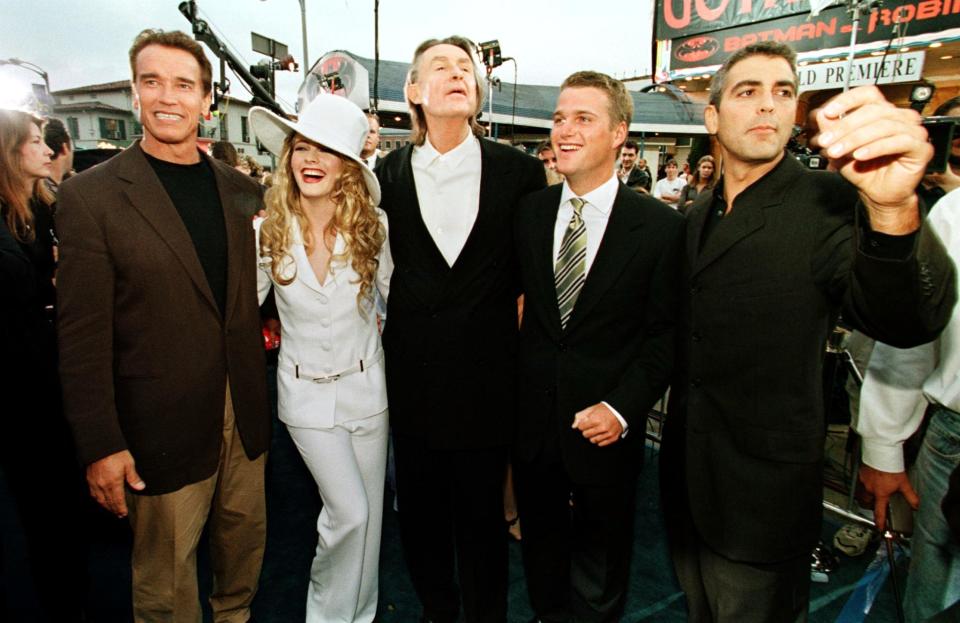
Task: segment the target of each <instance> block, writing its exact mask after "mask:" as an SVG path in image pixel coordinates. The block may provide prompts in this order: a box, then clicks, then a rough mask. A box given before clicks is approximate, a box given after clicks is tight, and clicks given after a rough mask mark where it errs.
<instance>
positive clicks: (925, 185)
mask: <svg viewBox="0 0 960 623" xmlns="http://www.w3.org/2000/svg"><path fill="white" fill-rule="evenodd" d="M933 114H934V116H948V117H960V97H953V98H950V99H948V100H947V101H945V102H943V103H942V104H940V105H939V106H937V109H936V110H935V111H933ZM953 136H954V138H953V143H952V144H951V145H950V155H949V156H947V168H946V170H944V171H943V172H942V173H928V174H927V175H925V176H924V177H923V182H922V183H921V185H920V187H919V188H918V189H917V192H918V194H919V195H920V197H921V198H922V199H923V200H924V202H926V204H927V206H932V205H934V204H935V203H937V201H939V200H940V199H941V198H942V197H943V196H944V195H946V194H947V193H949V192H950V191H952V190H954V189H955V188H960V126H954V131H953Z"/></svg>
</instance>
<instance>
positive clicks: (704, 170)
mask: <svg viewBox="0 0 960 623" xmlns="http://www.w3.org/2000/svg"><path fill="white" fill-rule="evenodd" d="M691 177H692V179H691V180H690V182H689V183H688V184H687V185H686V186H684V187H683V189H682V190H681V191H680V203H679V207H678V209H679V210H680V213H681V214H686V213H687V211H688V210H689V209H690V206H692V205H693V201H694V199H696V198H697V197H698V196H699V195H700V194H701V193H702V192H704V191H705V190H710V189H712V188H713V187H714V185H715V184H716V183H717V178H719V177H720V173H719V171H717V165H716V163H715V162H714V161H713V156H703V157H702V158H700V160H698V161H697V171H696V173H694V174H693V175H692V176H691Z"/></svg>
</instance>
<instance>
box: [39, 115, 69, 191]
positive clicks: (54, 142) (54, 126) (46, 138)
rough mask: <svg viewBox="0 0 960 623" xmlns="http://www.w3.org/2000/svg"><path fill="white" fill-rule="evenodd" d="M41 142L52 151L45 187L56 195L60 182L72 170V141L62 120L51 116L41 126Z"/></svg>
mask: <svg viewBox="0 0 960 623" xmlns="http://www.w3.org/2000/svg"><path fill="white" fill-rule="evenodd" d="M43 142H44V143H46V144H47V147H49V148H50V150H51V151H53V155H52V156H50V161H51V163H52V164H53V166H52V167H50V177H48V178H47V187H48V188H49V189H50V191H51V192H53V194H54V195H56V194H57V190H58V189H59V188H60V183H61V182H63V180H64V179H65V178H66V177H68V176H69V175H71V174H72V172H73V141H72V140H71V139H70V133H69V132H67V128H66V127H65V126H64V125H63V122H62V121H60V120H59V119H56V118H54V117H51V118H50V119H47V123H46V124H45V125H44V126H43Z"/></svg>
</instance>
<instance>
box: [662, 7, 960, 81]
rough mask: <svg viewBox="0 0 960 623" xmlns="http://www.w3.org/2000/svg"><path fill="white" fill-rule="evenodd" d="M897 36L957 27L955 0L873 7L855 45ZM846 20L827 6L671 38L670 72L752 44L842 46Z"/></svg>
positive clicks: (713, 61) (959, 10) (959, 12)
mask: <svg viewBox="0 0 960 623" xmlns="http://www.w3.org/2000/svg"><path fill="white" fill-rule="evenodd" d="M897 22H899V23H900V24H901V26H900V30H901V34H902V31H903V29H906V34H908V35H910V36H913V35H922V34H926V33H936V32H940V31H944V30H948V29H951V28H960V0H907V1H906V2H902V0H901V3H899V4H893V5H885V6H884V7H882V8H879V9H874V10H873V11H871V12H870V14H869V15H866V16H864V17H862V18H861V20H860V31H859V33H858V34H857V43H858V44H859V43H871V42H877V41H887V40H890V39H891V38H895V37H897V36H898V33H897V32H896V30H895V29H896V27H897ZM851 30H852V22H851V17H850V14H849V13H847V11H846V9H844V8H843V7H833V8H829V9H827V10H825V11H823V12H822V13H820V15H819V16H818V17H812V16H810V15H809V14H803V15H792V16H788V17H782V18H779V19H774V20H769V21H765V22H757V23H753V24H745V25H742V26H737V27H735V28H727V29H725V30H719V31H717V32H711V33H709V34H705V35H694V36H686V37H680V38H677V39H674V40H673V41H671V45H670V62H669V68H670V70H676V69H686V68H696V67H706V66H710V65H719V64H721V63H722V62H723V61H725V60H726V59H727V57H729V56H730V55H731V54H733V53H734V52H736V51H737V50H739V49H740V48H742V47H744V46H747V45H750V44H751V43H756V42H758V41H780V42H783V43H787V44H789V45H790V47H791V48H793V50H794V51H796V52H810V51H813V50H822V49H829V48H843V47H846V46H848V45H849V44H850V31H851Z"/></svg>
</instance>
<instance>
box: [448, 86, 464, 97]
mask: <svg viewBox="0 0 960 623" xmlns="http://www.w3.org/2000/svg"><path fill="white" fill-rule="evenodd" d="M447 95H463V96H464V97H466V95H467V89H466V87H463V86H456V87H453V88H452V89H450V90H449V91H447Z"/></svg>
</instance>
